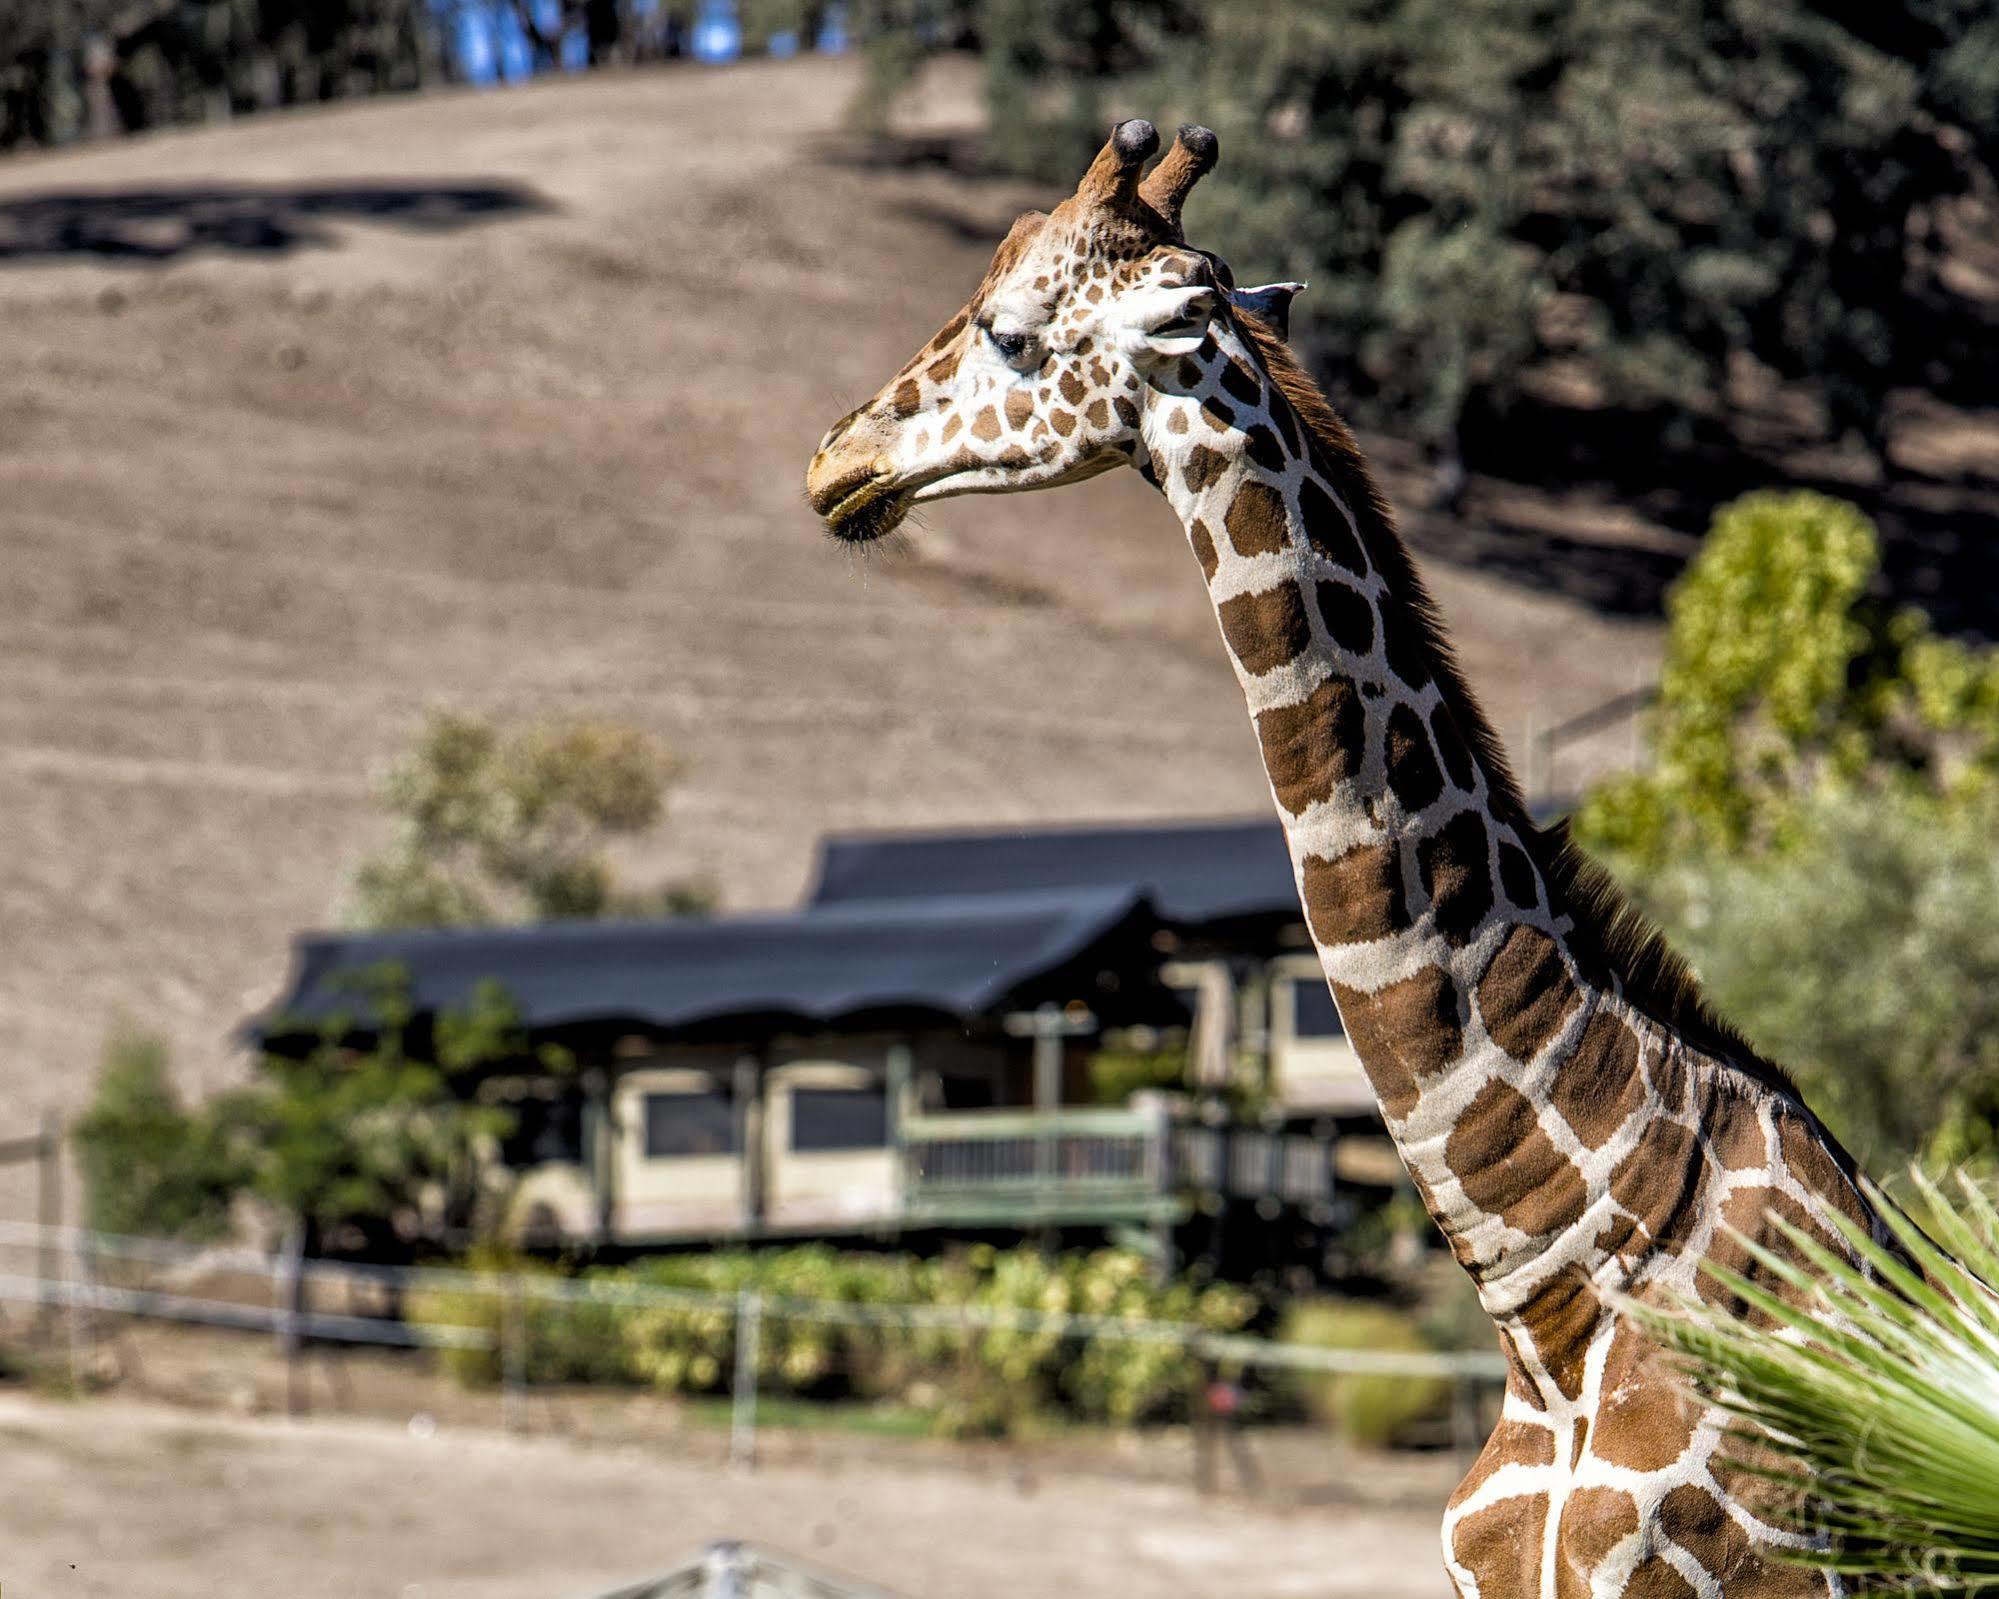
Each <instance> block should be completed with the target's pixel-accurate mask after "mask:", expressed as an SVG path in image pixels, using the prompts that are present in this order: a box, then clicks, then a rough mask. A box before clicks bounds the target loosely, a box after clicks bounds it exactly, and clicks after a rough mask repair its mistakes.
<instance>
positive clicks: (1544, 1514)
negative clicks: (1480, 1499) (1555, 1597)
mask: <svg viewBox="0 0 1999 1599" xmlns="http://www.w3.org/2000/svg"><path fill="white" fill-rule="evenodd" d="M1547 1522H1548V1495H1547V1494H1546V1493H1531V1494H1521V1495H1518V1496H1517V1497H1515V1498H1511V1499H1501V1500H1499V1501H1498V1502H1497V1503H1494V1504H1490V1505H1487V1506H1486V1507H1485V1508H1483V1509H1482V1510H1475V1511H1473V1512H1472V1513H1471V1514H1470V1515H1468V1516H1465V1517H1463V1518H1462V1519H1461V1520H1460V1521H1459V1522H1458V1524H1457V1526H1456V1528H1454V1529H1453V1531H1452V1535H1451V1553H1452V1555H1454V1556H1455V1557H1456V1558H1457V1561H1458V1563H1459V1564H1460V1565H1463V1566H1465V1567H1467V1568H1468V1569H1470V1570H1471V1571H1472V1572H1473V1573H1474V1574H1476V1576H1477V1578H1478V1595H1479V1599H1539V1596H1540V1592H1541V1529H1542V1528H1543V1527H1544V1526H1546V1525H1547Z"/></svg>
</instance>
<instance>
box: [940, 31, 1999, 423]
mask: <svg viewBox="0 0 1999 1599" xmlns="http://www.w3.org/2000/svg"><path fill="white" fill-rule="evenodd" d="M974 28H975V31H976V34H977V37H978V39H979V41H980V45H981V48H982V49H983V51H984V55H985V63H986V70H987V75H988V91H989V100H990V105H991V110H992V113H993V120H994V130H993V136H992V137H993V148H994V151H995V154H996V155H997V156H998V157H999V158H1000V159H1001V160H1002V161H1003V162H1004V163H1006V164H1009V165H1015V166H1021V167H1024V168H1027V169H1031V170H1035V171H1039V172H1042V173H1044V174H1046V175H1048V176H1050V177H1055V176H1057V175H1072V174H1073V172H1074V170H1075V168H1076V166H1077V164H1078V163H1079V162H1080V161H1083V160H1085V159H1087V158H1088V155H1089V153H1090V152H1091V150H1092V149H1093V148H1094V147H1095V145H1096V144H1097V143H1098V142H1100V141H1101V138H1102V133H1103V127H1104V126H1105V125H1106V124H1107V123H1108V122H1109V121H1110V119H1111V115H1112V114H1115V113H1118V112H1122V113H1124V114H1131V113H1133V112H1135V111H1138V110H1140V109H1144V110H1146V111H1147V113H1148V114H1152V115H1155V116H1157V115H1159V114H1160V113H1161V111H1171V112H1174V113H1177V114H1179V115H1180V116H1182V117H1183V118H1184V119H1186V120H1190V121H1199V122H1205V123H1207V124H1209V125H1210V126H1212V127H1214V128H1215V129H1216V131H1217V132H1219V133H1220V134H1221V136H1222V148H1223V150H1224V152H1225V154H1224V160H1223V162H1222V166H1221V168H1220V170H1219V171H1218V172H1217V174H1216V175H1215V177H1214V178H1212V179H1210V180H1209V181H1208V183H1207V184H1205V185H1204V186H1203V189H1202V192H1201V198H1200V199H1199V200H1198V201H1197V202H1196V203H1197V205H1198V206H1199V207H1200V209H1199V211H1198V212H1197V216H1196V220H1195V231H1196V234H1197V236H1198V237H1199V238H1200V239H1201V240H1202V241H1203V242H1206V243H1208V244H1211V245H1212V246H1213V247H1215V248H1217V249H1220V250H1221V251H1222V252H1223V253H1224V254H1226V255H1227V256H1228V257H1229V259H1230V260H1231V262H1232V264H1233V265H1234V266H1235V267H1236V268H1237V270H1238V272H1239V273H1240V274H1241V275H1242V276H1244V277H1245V278H1250V279H1260V278H1276V277H1284V278H1299V279H1304V280H1306V281H1308V282H1310V283H1311V285H1312V292H1311V294H1310V295H1308V296H1306V297H1305V298H1304V299H1302V300H1301V301H1300V302H1299V306H1298V312H1297V315H1296V317H1295V319H1294V328H1295V330H1296V334H1297V337H1298V339H1299V341H1300V343H1301V344H1302V345H1303V346H1304V347H1305V349H1306V351H1307V353H1308V354H1309V355H1311V356H1312V357H1313V358H1314V359H1315V360H1316V362H1317V363H1318V364H1319V365H1320V366H1321V368H1322V370H1323V371H1324V372H1325V374H1326V375H1327V377H1328V378H1329V380H1330V381H1331V384H1332V387H1333V388H1334V390H1335V392H1336V394H1337V395H1338V396H1339V397H1340V398H1341V400H1342V401H1343V402H1344V403H1345V404H1346V405H1347V406H1349V407H1350V408H1352V409H1354V410H1356V411H1358V412H1359V413H1361V414H1362V415H1363V416H1367V417H1370V418H1374V419H1392V420H1395V421H1397V422H1399V423H1401V424H1403V425H1407V426H1413V427H1414V428H1415V430H1416V431H1418V432H1419V434H1420V435H1421V436H1423V437H1424V438H1426V439H1427V440H1428V441H1429V442H1430V443H1431V444H1432V445H1433V446H1435V447H1436V448H1437V450H1438V451H1439V452H1440V453H1441V454H1442V455H1443V456H1444V458H1445V459H1446V461H1448V460H1449V459H1450V458H1451V457H1452V456H1454V454H1455V452H1456V450H1457V448H1458V443H1459V440H1460V437H1461V436H1463V435H1466V434H1471V435H1472V436H1474V437H1476V436H1478V435H1479V434H1480V433H1481V432H1484V431H1486V427H1485V425H1487V424H1490V423H1492V422H1493V421H1494V420H1495V419H1496V418H1498V417H1499V416H1500V415H1501V414H1502V413H1503V412H1504V411H1506V409H1507V408H1508V407H1509V405H1511V404H1512V403H1513V402H1515V401H1516V400H1517V399H1518V398H1519V397H1520V396H1521V395H1522V394H1523V392H1526V391H1527V390H1528V388H1529V387H1530V386H1531V383H1532V381H1533V378H1534V375H1536V374H1538V375H1540V376H1542V377H1546V376H1548V375H1549V369H1550V363H1551V362H1553V361H1556V360H1560V361H1561V362H1562V363H1564V364H1565V366H1566V368H1567V370H1568V373H1569V375H1570V377H1571V379H1572V380H1573V379H1578V378H1579V379H1580V389H1581V393H1580V395H1579V396H1578V395H1577V393H1576V391H1577V388H1578V384H1577V382H1575V381H1571V382H1570V383H1569V384H1568V385H1567V386H1566V388H1565V391H1564V392H1566V393H1567V394H1569V395H1570V397H1572V398H1574V397H1580V398H1582V399H1584V400H1586V401H1587V402H1588V403H1592V404H1614V405H1618V406H1622V407H1628V408H1636V409H1639V410H1641V411H1644V412H1647V413H1649V414H1650V416H1651V418H1652V421H1653V422H1654V423H1655V424H1656V425H1658V426H1661V427H1667V428H1672V429H1674V430H1676V431H1680V432H1682V433H1684V432H1685V431H1686V430H1687V429H1688V428H1689V427H1690V426H1691V425H1692V424H1694V423H1696V422H1698V421H1699V420H1701V419H1703V418H1706V419H1720V418H1723V417H1724V416H1725V414H1726V411H1727V406H1728V388H1729V380H1730V367H1731V362H1732V360H1733V358H1735V357H1738V356H1742V355H1746V356H1750V357H1753V358H1754V360H1755V361H1756V362H1759V363H1761V364H1762V365H1763V366H1764V367H1765V368H1767V369H1769V370H1770V371H1771V372H1773V373H1774V374H1775V375H1776V376H1777V377H1779V378H1781V379H1784V380H1788V381H1792V382H1796V383H1799V384H1801V385H1803V386H1804V387H1805V388H1806V390H1807V391H1808V392H1810V393H1812V394H1814V395H1815V396H1816V397H1817V398H1818V400H1819V401H1820V402H1821V405H1822V408H1823V412H1824V416H1823V424H1824V430H1825V431H1826V432H1827V433H1828V434H1831V435H1834V436H1837V435H1840V434H1844V433H1849V432H1852V433H1857V434H1858V435H1859V436H1860V437H1861V438H1863V439H1864V440H1866V441H1867V442H1868V443H1870V444H1872V445H1874V446H1875V447H1876V448H1878V447H1879V446H1880V444H1881V442H1882V438H1881V435H1882V428H1881V422H1880V415H1879V407H1878V399H1879V396H1880V395H1881V393H1882V391H1883V390H1884V389H1885V388H1887V387H1888V386H1890V385H1892V384H1894V383H1897V382H1903V381H1911V380H1914V381H1921V380H1922V377H1923V375H1924V371H1925V365H1926V362H1928V361H1929V360H1930V359H1931V358H1932V357H1933V355H1934V351H1933V350H1932V349H1930V347H1929V345H1930V342H1931V341H1930V340H1928V339H1926V338H1925V336H1924V331H1925V329H1926V327H1928V326H1929V325H1930V324H1929V322H1928V319H1927V317H1926V314H1925V310H1924V305H1925V301H1926V300H1928V299H1934V298H1936V297H1937V296H1938V294H1939V292H1940V291H1939V286H1938V284H1937V283H1936V281H1935V280H1934V277H1933V275H1926V273H1927V269H1925V270H1924V271H1915V270H1912V260H1914V261H1920V260H1921V259H1922V258H1923V255H1924V251H1923V249H1922V248H1921V247H1922V246H1923V245H1924V244H1925V242H1926V240H1928V239H1929V237H1930V236H1931V235H1932V234H1933V231H1934V228H1935V213H1936V205H1937V202H1938V201H1939V200H1941V199H1943V198H1945V197H1948V196H1950V195H1952V194H1954V193H1956V192H1958V191H1960V190H1961V189H1962V188H1963V187H1964V186H1965V185H1966V184H1967V183H1968V182H1970V181H1971V180H1972V177H1973V175H1974V174H1975V172H1976V171H1977V170H1978V169H1979V167H1980V166H1981V164H1982V163H1983V162H1984V161H1985V160H1989V158H1990V156H1991V154H1992V152H1993V149H1994V145H1995V139H1999V13H1995V12H1994V11H1993V9H1992V8H1991V7H1990V6H1989V5H1985V4H1982V3H1975V0H1903V3H1901V4H1891V5H1887V6H1875V7H1866V6H1862V5H1860V4H1858V3H1857V0H1847V3H1844V4H1836V5H1833V6H1829V7H1803V6H1797V5H1793V4H1790V3H1788V0H1477V3H1475V4H1465V3H1464V0H1234V3H1231V4H1229V5H1226V6H1224V5H1193V4H1189V3H1187V0H1122V3H1120V0H1092V3H1091V4H1087V5H1081V6H1074V7H1064V6H1056V5H1052V4H1049V3H1047V0H983V3H982V4H980V5H979V6H978V7H977V10H976V17H975V23H974ZM1912 244H1913V245H1914V246H1916V247H1917V248H1916V249H1915V250H1914V251H1913V253H1912Z"/></svg>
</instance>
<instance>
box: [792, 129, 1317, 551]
mask: <svg viewBox="0 0 1999 1599" xmlns="http://www.w3.org/2000/svg"><path fill="white" fill-rule="evenodd" d="M1158 147H1159V135H1158V134H1157V133H1156V132H1155V131H1154V129H1153V126H1152V124H1151V123H1149V122H1144V121H1137V120H1134V121H1130V122H1123V123H1120V124H1119V125H1118V126H1117V127H1116V128H1115V129H1113V130H1112V132H1111V136H1110V140H1109V142H1107V143H1106V144H1105V145H1104V147H1103V149H1102V151H1101V152H1099V154H1098V155H1097V158H1096V160H1095V161H1094V162H1092V163H1091V165H1090V169H1089V171H1087V172H1086V173H1084V174H1083V179H1082V181H1081V182H1080V183H1079V184H1078V185H1077V186H1076V192H1075V193H1074V194H1073V195H1071V196H1070V197H1069V198H1068V199H1066V200H1064V201H1063V202H1062V203H1061V204H1060V205H1058V206H1057V207H1056V208H1055V209H1054V211H1053V212H1051V213H1047V214H1043V213H1041V212H1038V211H1030V212H1029V213H1028V214H1027V215H1025V216H1023V217H1022V218H1020V220H1019V221H1017V222H1016V223H1014V225H1013V228H1012V230H1011V231H1010V232H1009V233H1008V234H1007V236H1006V238H1005V240H1004V241H1003V242H1002V243H1001V245H1000V247H999V249H998V251H997V252H995V254H994V256H993V260H992V265H991V266H990V267H989V268H987V270H986V276H985V281H984V282H982V283H981V284H980V285H979V289H978V292H977V293H976V294H974V295H973V296H972V299H971V302H970V303H969V304H968V305H966V307H965V308H964V309H963V310H962V311H960V312H959V313H958V314H957V315H956V316H954V317H953V318H952V319H951V320H950V321H949V322H947V323H945V324H944V326H943V328H942V329H940V330H939V331H938V333H937V335H936V337H935V338H933V339H931V341H930V342H929V343H928V344H926V345H925V346H924V347H923V348H922V349H921V350H919V351H918V352H917V353H916V356H915V357H914V359H912V360H911V361H910V362H909V363H908V364H907V365H906V366H904V367H903V368H902V370H901V371H899V372H898V373H896V375H895V376H894V377H892V378H891V379H889V381H888V382H887V383H886V384H885V385H883V387H882V390H881V392H880V393H879V394H877V395H876V396H875V397H874V398H873V399H872V400H870V401H868V403H867V404H866V405H863V406H862V407H860V409H859V410H857V411H854V412H852V413H850V414H849V415H847V416H845V417H843V418H842V419H841V420H840V421H838V422H837V423H835V424H834V425H833V428H832V430H831V431H830V432H828V433H827V435H826V437H825V438H824V439H823V440H822V441H821V443H820V446H819V451H818V453H817V454H816V455H815V456H814V457H813V460H812V465H811V468H810V469H809V470H808V472H807V474H806V492H807V494H808V496H809V497H810V499H811V501H812V506H813V509H814V510H816V511H817V512H818V513H819V514H820V515H821V516H822V517H824V518H825V520H826V525H827V527H828V528H829V529H830V530H831V531H832V533H833V534H834V535H835V536H836V537H838V538H841V539H845V540H848V541H850V542H853V543H865V542H867V541H868V540H871V539H876V538H880V537H881V536H882V535H883V534H885V533H887V532H889V531H891V530H892V529H893V528H894V527H895V526H896V525H897V524H898V523H899V522H901V520H902V519H903V517H904V516H905V515H906V514H907V513H908V511H909V510H910V508H911V507H912V506H915V505H920V504H922V503H924V502H926V501H929V500H940V499H944V498H947V497H948V496H950V495H954V494H992V493H1004V492H1009V491H1012V490H1017V489H1036V488H1046V487H1049V486H1050V485H1052V484H1056V483H1070V482H1076V481H1078V480H1080V479H1082V478H1086V477H1094V476H1095V475H1096V474H1097V473H1099V472H1103V471H1107V470H1109V469H1110V468H1111V467H1114V466H1118V465H1121V464H1124V463H1126V462H1129V461H1132V460H1134V459H1142V451H1143V444H1142V442H1141V440H1140V437H1139V422H1140V413H1141V409H1142V406H1143V404H1144V400H1145V396H1146V391H1147V389H1148V387H1150V386H1154V385H1162V384H1174V383H1177V382H1178V381H1179V370H1180V367H1179V364H1180V362H1181V360H1182V358H1184V357H1188V356H1191V355H1193V354H1194V352H1196V351H1197V350H1199V349H1200V348H1201V346H1202V345H1203V343H1204V342H1205V341H1206V338H1207V332H1208V325H1209V322H1210V320H1211V319H1212V318H1213V317H1214V316H1215V315H1216V314H1217V313H1218V311H1219V309H1220V307H1221V305H1222V302H1223V300H1224V298H1225V297H1226V296H1227V295H1228V294H1229V293H1230V292H1231V288H1232V284H1231V280H1230V277H1229V273H1228V269H1227V267H1225V266H1223V265H1222V264H1221V263H1220V262H1219V261H1218V260H1216V259H1215V258H1214V257H1212V256H1209V255H1207V254H1205V253H1204V252H1202V251H1199V250H1194V249H1190V248H1189V247H1188V246H1187V243H1186V241H1185V238H1184V237H1183V235H1182V233H1181V231H1180V205H1181V202H1182V201H1183V200H1184V199H1185V198H1186V196H1187V192H1188V191H1189V190H1190V189H1191V188H1192V187H1193V186H1194V184H1195V182H1196V181H1197V180H1198V179H1199V178H1200V177H1201V175H1202V174H1203V173H1205V172H1207V171H1208V169H1209V168H1210V167H1212V166H1213V165H1214V162H1215V151H1216V146H1215V136H1214V135H1213V134H1212V133H1210V132H1209V131H1208V130H1207V129H1206V128H1182V129H1181V130H1180V134H1179V137H1178V139H1177V140H1175V142H1174V145H1173V148H1172V149H1171V150H1169V151H1168V152H1167V153H1166V155H1165V157H1164V158H1163V159H1162V160H1161V161H1160V162H1159V163H1158V165H1157V166H1155V167H1154V168H1153V169H1152V171H1151V172H1150V173H1148V174H1145V175H1144V176H1143V177H1141V173H1142V172H1143V170H1144V167H1145V163H1146V161H1147V159H1148V158H1149V157H1150V156H1151V155H1152V153H1153V152H1154V151H1155V150H1156V149H1158ZM1290 287H1291V286H1290V285H1279V286H1275V288H1274V289H1273V290H1271V291H1248V292H1249V293H1250V294H1261V295H1263V296H1264V299H1263V302H1262V305H1263V308H1264V309H1265V310H1266V313H1267V311H1268V308H1269V306H1270V303H1271V301H1270V296H1271V295H1272V294H1279V295H1282V296H1283V297H1284V298H1286V299H1288V294H1284V291H1285V290H1287V289H1289V288H1290Z"/></svg>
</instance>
